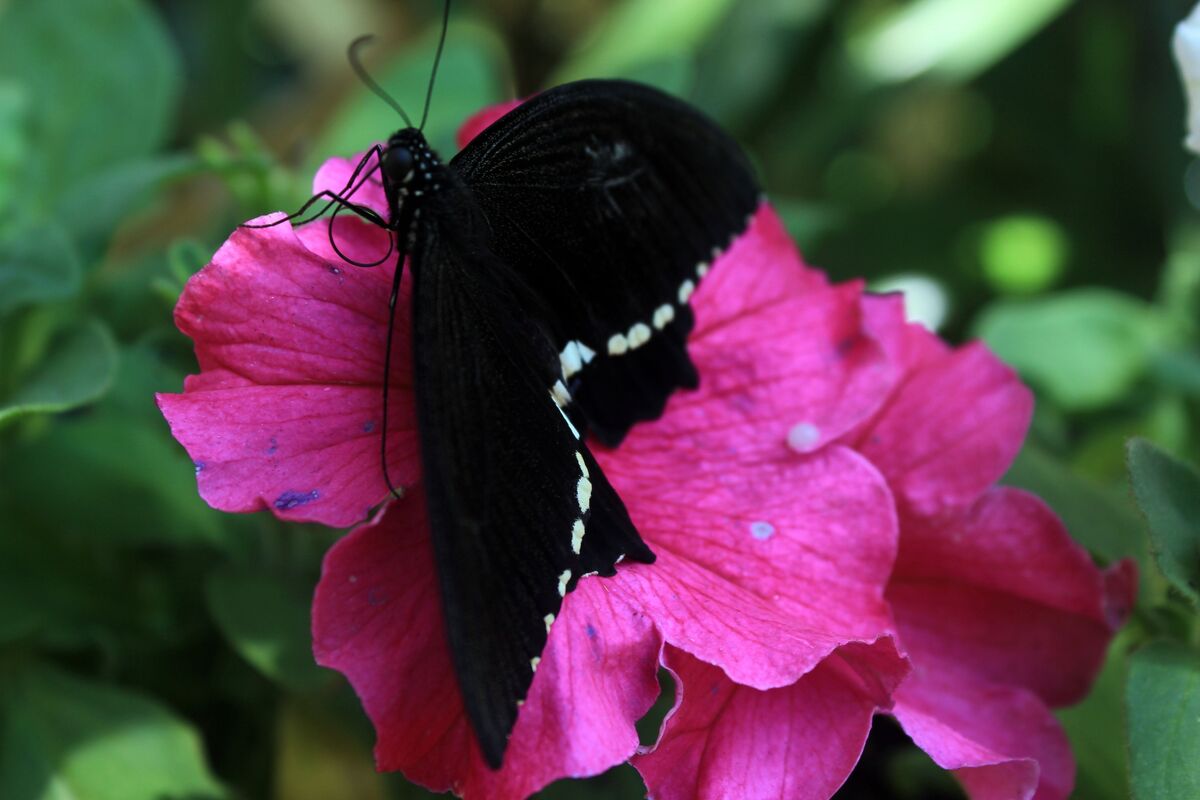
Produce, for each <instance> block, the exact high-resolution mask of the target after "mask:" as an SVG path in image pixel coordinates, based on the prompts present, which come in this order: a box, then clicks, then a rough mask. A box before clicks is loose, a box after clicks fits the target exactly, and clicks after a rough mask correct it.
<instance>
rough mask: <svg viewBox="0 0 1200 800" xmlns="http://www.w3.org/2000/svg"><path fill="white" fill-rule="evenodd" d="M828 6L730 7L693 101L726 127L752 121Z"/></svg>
mask: <svg viewBox="0 0 1200 800" xmlns="http://www.w3.org/2000/svg"><path fill="white" fill-rule="evenodd" d="M829 6H830V0H756V2H753V3H733V4H731V7H730V9H729V12H728V14H727V15H726V16H725V17H724V18H723V19H722V20H721V24H720V25H718V26H716V28H715V30H713V31H711V35H710V36H708V37H707V40H706V41H705V42H704V44H703V46H702V47H701V48H700V52H699V57H698V58H697V59H696V62H697V63H696V75H695V85H694V86H693V87H692V91H691V93H690V94H691V100H692V102H694V103H695V104H696V105H697V106H699V107H700V108H703V109H704V110H705V111H707V112H708V113H710V114H712V115H713V117H714V118H716V119H717V120H720V122H721V123H722V124H723V125H726V126H732V127H735V128H736V127H738V126H739V125H740V124H741V123H743V122H745V121H747V120H748V119H750V118H751V117H752V115H753V114H754V113H755V112H756V111H758V110H759V109H760V108H762V106H763V105H764V103H765V102H766V101H767V100H768V99H769V98H772V97H774V96H775V95H776V93H777V92H778V91H779V90H780V88H781V87H782V85H783V83H784V82H785V81H786V80H787V78H788V76H789V71H788V67H789V66H790V65H791V64H792V62H793V60H794V59H795V57H796V53H797V52H798V51H800V50H802V48H803V46H804V44H805V38H804V36H805V34H806V33H808V32H809V31H810V30H811V29H812V28H813V27H814V26H815V25H816V23H817V22H818V21H820V20H821V19H823V18H824V15H825V12H826V11H827V9H828V8H829ZM773 199H777V198H773ZM802 244H803V243H802Z"/></svg>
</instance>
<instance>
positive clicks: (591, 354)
mask: <svg viewBox="0 0 1200 800" xmlns="http://www.w3.org/2000/svg"><path fill="white" fill-rule="evenodd" d="M576 344H577V345H579V357H580V358H582V359H583V363H585V364H590V363H592V359H593V358H595V357H596V351H595V350H593V349H592V348H590V347H588V346H587V345H586V344H584V343H583V342H576Z"/></svg>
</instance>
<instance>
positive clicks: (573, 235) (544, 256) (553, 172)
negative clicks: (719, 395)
mask: <svg viewBox="0 0 1200 800" xmlns="http://www.w3.org/2000/svg"><path fill="white" fill-rule="evenodd" d="M451 168H452V169H453V170H454V171H455V172H456V173H457V174H458V175H459V176H460V177H461V179H462V180H463V181H464V182H465V183H466V184H467V185H468V186H469V187H470V189H471V193H472V194H473V195H474V197H475V200H476V201H477V202H478V203H479V205H480V207H481V208H482V210H483V213H484V214H485V216H486V218H487V221H488V225H489V227H490V236H491V239H492V245H493V249H494V252H495V253H496V254H497V255H498V256H499V257H500V258H502V259H503V260H504V261H505V262H506V263H508V264H510V265H511V266H512V268H513V269H514V270H517V271H518V272H519V273H520V275H521V277H522V278H523V279H524V280H525V281H527V282H528V284H529V285H530V287H531V289H532V291H533V292H534V293H535V294H536V295H537V296H538V298H539V300H540V303H541V307H540V308H538V309H537V310H536V313H537V314H538V315H539V316H542V317H544V318H545V322H546V324H547V326H548V330H549V333H550V337H551V339H552V340H553V342H554V346H555V347H556V348H557V349H558V351H559V353H560V354H561V356H560V357H561V362H562V369H563V372H564V373H565V374H566V376H567V380H568V381H569V385H570V387H571V389H572V392H573V395H574V407H575V408H577V409H578V410H579V411H580V412H581V413H582V417H583V419H584V420H586V424H587V426H588V428H589V429H590V431H591V432H592V433H593V434H595V435H596V436H597V437H598V438H599V439H600V440H601V441H603V442H605V443H606V444H616V443H618V442H619V441H620V440H621V438H622V437H623V436H624V435H625V433H626V432H627V431H628V429H629V428H630V426H631V425H632V424H633V423H635V422H637V421H640V420H647V419H653V418H656V417H657V416H659V414H661V413H662V409H663V406H664V405H665V403H666V400H667V398H668V396H669V395H670V393H671V392H672V391H674V390H675V389H676V388H679V387H691V388H694V387H695V386H696V384H697V380H698V379H697V375H696V371H695V368H694V367H693V365H692V363H691V361H690V359H689V358H688V355H687V349H686V340H687V335H688V333H689V332H690V330H691V327H692V315H691V310H690V308H689V306H688V303H687V300H688V298H689V296H690V294H691V292H692V290H693V289H694V288H695V286H696V284H697V283H698V281H699V280H700V279H701V278H702V277H703V275H704V273H705V272H706V271H707V269H708V266H709V264H710V263H711V261H712V260H713V258H714V257H715V255H717V254H719V253H720V251H721V250H723V249H724V248H726V247H728V245H729V244H730V242H731V241H732V239H733V238H735V237H736V236H737V235H739V234H740V233H742V232H743V231H744V230H745V228H746V226H747V224H748V218H749V216H750V215H751V214H752V213H753V212H754V210H755V208H756V207H757V204H758V202H759V194H760V192H759V188H758V186H757V184H756V183H755V180H754V178H753V175H752V172H751V170H750V167H749V165H748V164H747V162H746V159H745V156H744V155H743V154H742V153H741V151H740V149H739V148H738V146H737V145H736V144H735V143H734V142H733V141H732V140H731V139H730V138H729V137H728V136H727V135H726V134H724V133H723V132H722V131H721V130H720V129H719V128H717V126H716V125H715V124H713V123H712V122H711V121H709V120H708V119H707V118H706V117H704V116H703V115H702V114H700V113H699V112H698V111H696V110H695V109H694V108H692V107H691V106H689V105H687V104H686V103H683V102H681V101H679V100H676V99H674V98H672V97H670V96H668V95H665V94H663V93H661V92H659V91H657V90H655V89H651V88H649V87H646V86H642V85H640V84H635V83H629V82H626V81H611V80H607V81H602V80H592V81H579V82H576V83H571V84H565V85H563V86H559V87H556V88H554V89H550V90H548V91H546V92H544V93H542V94H539V95H537V96H535V97H533V98H531V99H530V100H528V101H526V102H525V103H524V104H522V105H521V106H519V107H517V108H516V109H514V110H513V111H511V112H510V113H509V114H507V115H505V116H504V117H503V118H501V119H500V120H498V121H497V122H496V123H494V124H493V125H492V126H490V127H489V128H488V129H487V130H485V131H483V132H482V133H480V134H479V135H478V136H477V137H476V138H475V139H474V140H473V141H472V142H471V143H470V144H468V145H467V147H465V148H464V149H463V151H462V152H461V153H459V154H458V155H457V156H456V157H455V158H454V159H453V160H452V161H451Z"/></svg>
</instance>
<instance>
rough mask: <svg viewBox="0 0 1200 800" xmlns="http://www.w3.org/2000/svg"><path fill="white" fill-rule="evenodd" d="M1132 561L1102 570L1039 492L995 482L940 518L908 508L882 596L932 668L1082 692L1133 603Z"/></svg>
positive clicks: (1042, 690)
mask: <svg viewBox="0 0 1200 800" xmlns="http://www.w3.org/2000/svg"><path fill="white" fill-rule="evenodd" d="M1131 567H1132V565H1131V564H1121V565H1118V566H1117V567H1115V568H1114V569H1113V570H1112V571H1110V573H1109V574H1108V575H1107V576H1106V575H1105V574H1104V573H1102V572H1101V571H1100V570H1099V569H1097V568H1096V567H1095V566H1094V565H1093V563H1092V560H1091V558H1090V557H1089V556H1088V554H1087V552H1086V551H1085V550H1084V549H1083V548H1082V547H1080V546H1079V545H1077V544H1076V543H1075V542H1073V541H1072V540H1071V538H1070V536H1069V535H1068V534H1067V532H1066V530H1065V529H1064V528H1063V526H1062V523H1061V522H1059V520H1058V518H1057V517H1056V516H1055V515H1054V513H1053V512H1052V511H1050V509H1048V508H1047V507H1046V506H1045V504H1044V503H1042V501H1041V500H1039V499H1037V498H1036V497H1034V496H1033V495H1030V494H1027V493H1025V492H1022V491H1020V490H1017V489H1008V488H999V489H992V490H991V491H989V492H987V493H986V494H984V495H983V496H982V497H981V498H980V499H979V500H978V501H977V502H976V503H975V504H974V506H972V507H971V508H970V509H969V510H968V511H966V512H965V513H963V514H961V515H958V516H956V517H953V518H950V519H947V520H942V521H940V522H937V523H933V522H927V521H922V520H919V519H910V518H905V519H904V521H903V525H902V535H901V546H900V556H899V558H898V560H897V563H896V570H895V573H894V574H893V576H892V582H891V584H890V585H889V587H888V591H887V596H888V600H889V601H890V602H891V604H892V608H893V610H894V613H895V616H896V626H897V629H898V631H899V632H900V636H901V641H902V642H903V644H904V646H905V648H907V650H908V653H909V655H910V656H911V657H912V659H913V661H914V663H916V664H918V665H919V666H920V667H921V668H922V669H924V670H926V671H927V672H929V673H930V674H938V675H951V674H954V675H968V676H970V678H971V679H972V680H977V681H983V682H988V683H997V684H1006V685H1012V686H1020V687H1025V688H1028V689H1031V690H1032V691H1034V692H1035V693H1037V694H1038V695H1039V696H1040V697H1041V698H1042V699H1043V700H1044V701H1045V702H1047V703H1049V704H1051V705H1065V704H1069V703H1073V702H1076V701H1078V700H1079V699H1081V698H1082V697H1083V696H1084V695H1085V694H1086V692H1087V689H1088V687H1089V686H1090V684H1091V681H1092V679H1093V678H1094V676H1095V674H1096V672H1097V670H1098V669H1099V668H1100V665H1101V663H1102V662H1103V659H1104V654H1105V652H1106V650H1107V647H1108V643H1109V640H1110V639H1111V638H1112V634H1113V632H1114V631H1115V630H1116V628H1117V627H1119V625H1120V624H1121V623H1122V622H1123V620H1124V614H1125V613H1127V611H1128V609H1129V607H1130V605H1131V604H1132V602H1133V593H1134V590H1135V584H1136V580H1135V579H1134V576H1133V575H1132V573H1131V571H1130V570H1131Z"/></svg>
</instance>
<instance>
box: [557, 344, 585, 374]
mask: <svg viewBox="0 0 1200 800" xmlns="http://www.w3.org/2000/svg"><path fill="white" fill-rule="evenodd" d="M558 363H559V364H560V365H562V374H563V377H564V378H569V377H571V376H572V375H574V374H575V373H576V372H579V370H581V369H583V356H582V355H581V354H580V352H579V342H575V341H571V342H567V346H566V347H564V348H563V351H562V352H561V353H559V354H558Z"/></svg>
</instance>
